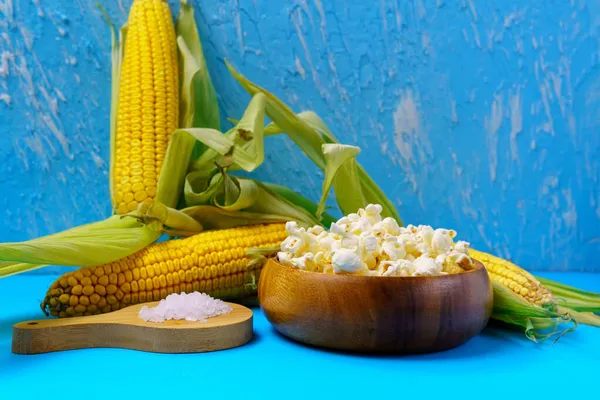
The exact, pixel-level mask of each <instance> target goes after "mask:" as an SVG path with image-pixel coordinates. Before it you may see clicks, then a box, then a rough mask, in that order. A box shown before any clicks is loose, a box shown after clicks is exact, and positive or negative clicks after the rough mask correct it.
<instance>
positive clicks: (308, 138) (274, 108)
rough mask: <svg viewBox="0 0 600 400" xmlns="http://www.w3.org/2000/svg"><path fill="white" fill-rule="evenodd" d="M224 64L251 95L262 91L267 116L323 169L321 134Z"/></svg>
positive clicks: (270, 95)
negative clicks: (265, 98) (265, 102)
mask: <svg viewBox="0 0 600 400" xmlns="http://www.w3.org/2000/svg"><path fill="white" fill-rule="evenodd" d="M226 64H227V68H228V69H229V72H230V73H231V74H232V75H233V77H234V78H235V79H236V80H237V81H238V82H239V83H240V85H242V87H243V88H244V89H245V90H246V91H247V92H248V93H250V95H251V96H254V95H255V94H257V93H262V94H264V95H265V96H266V97H267V104H266V112H267V115H268V116H269V118H271V119H272V120H273V122H275V123H276V124H277V126H279V127H280V128H281V129H282V130H283V131H284V132H286V133H287V135H288V136H289V137H290V139H292V140H293V141H294V143H296V144H297V145H298V147H300V148H301V149H302V151H303V152H304V153H305V154H306V155H307V156H308V157H309V158H310V159H311V160H312V161H313V162H314V163H315V164H316V165H317V166H318V167H319V168H321V169H325V157H324V156H323V153H322V152H321V145H323V144H324V143H325V142H324V141H323V138H322V137H321V135H319V134H318V133H317V132H315V130H314V129H312V128H311V127H310V126H308V125H307V124H306V123H305V122H304V121H302V120H301V119H300V118H298V116H296V114H294V112H293V111H292V110H291V109H290V108H289V107H288V106H286V105H285V104H284V103H283V102H282V101H281V100H279V99H278V98H277V97H276V96H275V95H273V94H272V93H270V92H268V91H266V90H265V89H263V88H262V87H260V86H258V85H256V84H254V83H252V82H250V81H249V80H248V79H246V77H244V76H243V75H242V74H240V73H238V72H237V71H236V70H235V69H234V68H233V66H231V64H229V63H228V62H227V61H226Z"/></svg>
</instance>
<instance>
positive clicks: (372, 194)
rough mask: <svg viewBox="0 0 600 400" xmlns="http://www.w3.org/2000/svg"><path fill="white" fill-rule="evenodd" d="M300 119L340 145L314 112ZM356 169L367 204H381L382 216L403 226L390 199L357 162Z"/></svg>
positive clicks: (330, 141)
mask: <svg viewBox="0 0 600 400" xmlns="http://www.w3.org/2000/svg"><path fill="white" fill-rule="evenodd" d="M298 117H299V118H300V119H301V120H303V121H304V122H306V123H307V124H308V125H309V126H311V127H312V128H313V129H314V130H316V131H317V132H320V133H321V135H323V138H324V140H325V141H326V142H327V143H339V141H338V140H337V139H336V138H335V136H334V135H333V133H332V132H331V131H330V130H329V128H328V127H327V124H325V121H323V120H322V119H321V118H320V117H319V116H318V115H317V114H316V113H314V112H313V111H304V112H301V113H299V114H298ZM356 167H357V171H358V178H359V179H358V182H359V183H360V188H361V193H362V195H363V196H364V199H365V200H364V201H365V204H369V203H370V204H380V205H381V206H382V207H383V211H382V212H381V214H382V216H384V217H392V218H394V219H395V220H396V221H397V222H398V224H400V225H402V219H401V218H400V215H399V214H398V211H397V210H396V207H395V206H394V204H393V203H392V202H391V201H390V200H389V199H388V197H387V196H386V195H385V194H384V193H383V191H382V190H381V188H380V187H379V186H378V185H377V184H376V183H375V181H373V179H372V178H371V177H370V176H369V174H368V173H367V172H366V171H365V169H364V168H363V167H362V166H361V165H360V164H358V162H356ZM357 187H358V186H357ZM363 207H364V206H363Z"/></svg>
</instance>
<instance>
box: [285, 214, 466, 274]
mask: <svg viewBox="0 0 600 400" xmlns="http://www.w3.org/2000/svg"><path fill="white" fill-rule="evenodd" d="M382 210H383V208H382V207H381V206H380V205H378V204H369V205H367V206H366V207H365V208H364V209H363V208H361V209H359V210H358V212H357V213H351V214H348V215H346V216H344V217H342V218H340V219H339V220H338V221H336V222H334V223H332V224H331V227H330V229H329V231H327V230H325V229H324V228H323V227H322V226H314V227H311V228H308V229H305V228H301V227H299V226H298V224H297V223H296V222H288V223H287V224H286V230H287V232H289V236H288V238H287V239H285V240H284V241H283V242H282V243H281V246H280V250H281V251H280V252H278V253H277V258H278V260H279V261H280V262H281V263H282V264H286V265H290V266H292V267H294V268H299V269H306V270H309V271H318V272H324V273H349V274H359V275H379V276H429V275H441V274H445V272H443V269H444V267H446V266H452V265H460V266H463V267H466V266H467V265H472V260H471V258H470V257H469V255H468V254H469V243H468V242H464V241H460V240H459V241H457V242H456V243H454V238H455V237H456V231H454V230H452V229H443V228H440V229H433V228H432V227H431V226H428V225H418V226H415V225H408V226H406V227H400V226H399V225H398V223H397V222H396V220H394V219H393V218H390V217H386V218H383V219H382V217H381V212H382Z"/></svg>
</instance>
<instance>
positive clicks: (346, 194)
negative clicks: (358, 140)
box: [316, 144, 365, 218]
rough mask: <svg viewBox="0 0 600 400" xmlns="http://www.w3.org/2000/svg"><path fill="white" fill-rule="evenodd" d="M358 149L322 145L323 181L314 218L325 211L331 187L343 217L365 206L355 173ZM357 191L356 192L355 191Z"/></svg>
mask: <svg viewBox="0 0 600 400" xmlns="http://www.w3.org/2000/svg"><path fill="white" fill-rule="evenodd" d="M359 153H360V148H358V147H356V146H348V145H342V144H324V145H323V155H324V156H325V164H326V166H325V179H324V180H323V189H322V191H321V200H320V201H319V204H318V207H317V212H316V217H317V218H321V215H322V214H323V211H324V210H325V201H326V200H327V197H328V195H329V191H330V189H331V186H332V185H333V188H334V191H335V195H336V200H337V203H338V206H339V208H340V210H341V211H342V213H343V214H344V215H347V214H349V213H353V212H356V210H358V209H359V208H361V207H364V206H365V198H364V196H363V195H362V193H361V191H360V182H359V180H358V174H357V171H356V156H357V155H358V154H359ZM357 189H358V190H357Z"/></svg>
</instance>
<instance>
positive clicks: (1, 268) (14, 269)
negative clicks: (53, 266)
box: [0, 261, 47, 278]
mask: <svg viewBox="0 0 600 400" xmlns="http://www.w3.org/2000/svg"><path fill="white" fill-rule="evenodd" d="M46 266H47V265H45V264H27V263H20V262H14V261H0V278H6V277H8V276H11V275H17V274H20V273H23V272H28V271H33V270H35V269H39V268H44V267H46Z"/></svg>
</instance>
